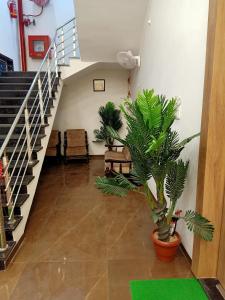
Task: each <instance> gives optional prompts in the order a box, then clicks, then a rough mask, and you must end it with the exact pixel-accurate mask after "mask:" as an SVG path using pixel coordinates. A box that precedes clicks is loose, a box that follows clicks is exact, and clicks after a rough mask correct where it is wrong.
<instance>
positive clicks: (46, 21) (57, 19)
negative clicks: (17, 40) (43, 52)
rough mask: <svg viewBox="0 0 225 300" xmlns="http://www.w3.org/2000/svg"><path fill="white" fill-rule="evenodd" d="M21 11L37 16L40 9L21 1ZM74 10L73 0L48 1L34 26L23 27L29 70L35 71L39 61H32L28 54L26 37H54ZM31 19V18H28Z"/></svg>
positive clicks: (29, 2) (33, 4) (72, 14)
mask: <svg viewBox="0 0 225 300" xmlns="http://www.w3.org/2000/svg"><path fill="white" fill-rule="evenodd" d="M23 9H24V13H25V14H34V15H36V14H38V13H39V12H40V11H41V8H40V7H38V6H37V5H36V4H35V3H34V2H32V1H30V0H24V1H23ZM74 15H75V8H74V4H73V0H66V1H62V0H54V1H53V0H50V2H49V4H48V5H47V6H46V7H45V8H44V10H43V13H42V15H41V16H39V17H36V18H35V21H36V25H35V26H33V25H30V26H28V27H25V35H26V48H27V65H28V69H29V70H36V69H37V68H38V67H39V65H40V63H41V60H40V59H32V58H30V57H29V52H28V38H27V36H28V35H49V36H50V37H51V38H53V37H54V34H55V31H56V28H57V27H59V26H61V25H63V24H64V23H65V22H66V21H68V20H69V19H71V18H73V17H74ZM30 18H31V19H33V18H32V17H30Z"/></svg>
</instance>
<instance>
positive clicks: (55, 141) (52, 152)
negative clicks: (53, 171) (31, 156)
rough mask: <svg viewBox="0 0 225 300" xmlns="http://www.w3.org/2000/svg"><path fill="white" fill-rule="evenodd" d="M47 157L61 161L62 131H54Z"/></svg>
mask: <svg viewBox="0 0 225 300" xmlns="http://www.w3.org/2000/svg"><path fill="white" fill-rule="evenodd" d="M45 156H46V157H56V158H57V159H60V157H61V132H60V131H58V130H52V132H51V135H50V138H49V142H48V147H47V150H46V154H45Z"/></svg>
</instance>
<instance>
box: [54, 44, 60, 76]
mask: <svg viewBox="0 0 225 300" xmlns="http://www.w3.org/2000/svg"><path fill="white" fill-rule="evenodd" d="M54 58H55V73H56V78H58V77H59V68H58V57H57V47H56V44H55V43H54Z"/></svg>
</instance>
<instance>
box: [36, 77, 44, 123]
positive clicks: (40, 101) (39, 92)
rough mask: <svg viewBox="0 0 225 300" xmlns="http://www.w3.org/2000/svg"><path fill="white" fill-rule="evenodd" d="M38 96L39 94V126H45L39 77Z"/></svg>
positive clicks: (39, 78) (39, 79)
mask: <svg viewBox="0 0 225 300" xmlns="http://www.w3.org/2000/svg"><path fill="white" fill-rule="evenodd" d="M38 94H39V106H40V114H41V124H42V125H44V124H45V117H44V103H43V94H42V87H41V77H40V75H39V77H38Z"/></svg>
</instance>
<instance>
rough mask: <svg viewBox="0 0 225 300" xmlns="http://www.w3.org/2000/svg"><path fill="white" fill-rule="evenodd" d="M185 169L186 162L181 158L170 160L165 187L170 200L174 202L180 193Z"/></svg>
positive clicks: (185, 172)
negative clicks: (174, 160)
mask: <svg viewBox="0 0 225 300" xmlns="http://www.w3.org/2000/svg"><path fill="white" fill-rule="evenodd" d="M187 170H188V162H187V163H184V162H183V161H182V160H181V159H180V160H178V161H176V162H171V163H170V164H169V166H168V171H167V176H166V185H165V187H166V194H167V196H168V197H169V198H170V200H171V201H172V202H176V201H177V200H178V199H179V198H180V196H181V195H182V192H183V190H184V184H185V179H186V176H187Z"/></svg>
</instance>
